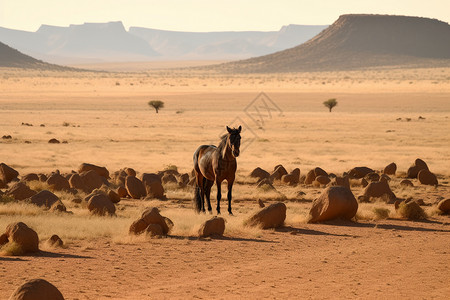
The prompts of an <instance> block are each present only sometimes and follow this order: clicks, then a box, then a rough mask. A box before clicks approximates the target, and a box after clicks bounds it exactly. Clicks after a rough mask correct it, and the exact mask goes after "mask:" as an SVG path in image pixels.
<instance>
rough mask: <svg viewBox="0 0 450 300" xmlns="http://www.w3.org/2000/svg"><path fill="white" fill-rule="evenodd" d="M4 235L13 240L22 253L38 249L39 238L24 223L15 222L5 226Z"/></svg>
mask: <svg viewBox="0 0 450 300" xmlns="http://www.w3.org/2000/svg"><path fill="white" fill-rule="evenodd" d="M6 235H7V237H8V239H9V241H10V242H15V243H16V244H18V245H19V246H20V248H21V250H22V251H23V252H24V253H28V252H37V251H39V238H38V235H37V233H36V231H34V230H33V229H31V228H30V227H28V226H27V225H26V224H25V223H22V222H15V223H11V224H9V225H8V226H7V227H6Z"/></svg>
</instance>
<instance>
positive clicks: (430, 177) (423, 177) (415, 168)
mask: <svg viewBox="0 0 450 300" xmlns="http://www.w3.org/2000/svg"><path fill="white" fill-rule="evenodd" d="M406 175H407V177H408V178H417V179H419V182H420V183H421V184H426V185H438V180H437V177H436V175H435V174H434V173H432V172H431V171H430V170H429V169H428V165H427V164H426V162H424V161H423V160H421V159H420V158H418V159H416V160H415V161H414V163H413V164H412V165H411V167H409V169H408V171H407V174H406Z"/></svg>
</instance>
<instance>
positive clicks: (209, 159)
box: [194, 126, 242, 215]
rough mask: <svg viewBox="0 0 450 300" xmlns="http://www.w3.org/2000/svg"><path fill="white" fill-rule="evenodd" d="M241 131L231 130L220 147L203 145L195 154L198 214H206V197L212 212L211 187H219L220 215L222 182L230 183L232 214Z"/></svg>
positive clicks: (218, 204) (229, 195)
mask: <svg viewBox="0 0 450 300" xmlns="http://www.w3.org/2000/svg"><path fill="white" fill-rule="evenodd" d="M241 129H242V127H241V126H239V128H238V129H236V128H233V129H231V128H229V127H228V126H227V131H228V133H227V134H224V135H223V136H222V138H221V141H220V144H219V146H218V147H216V146H213V145H202V146H200V147H198V149H197V151H195V153H194V170H195V176H196V179H197V181H196V186H195V208H196V210H197V212H200V211H203V212H205V196H206V201H207V204H208V211H209V212H211V211H212V208H211V201H210V193H211V187H212V186H213V185H214V183H216V185H217V214H220V199H221V198H222V193H221V184H222V181H224V180H226V181H227V182H228V213H229V214H230V215H232V214H233V213H232V212H231V190H232V188H233V182H234V178H235V173H236V168H237V163H236V157H238V156H239V147H240V145H241V135H240V133H241Z"/></svg>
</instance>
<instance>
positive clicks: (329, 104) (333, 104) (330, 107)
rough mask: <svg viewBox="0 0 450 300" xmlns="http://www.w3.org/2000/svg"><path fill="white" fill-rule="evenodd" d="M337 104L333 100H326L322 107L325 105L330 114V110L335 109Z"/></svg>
mask: <svg viewBox="0 0 450 300" xmlns="http://www.w3.org/2000/svg"><path fill="white" fill-rule="evenodd" d="M337 104H338V103H337V101H336V99H335V98H332V99H328V100H327V101H324V102H323V105H325V106H326V107H328V109H329V110H330V112H331V110H332V109H333V107H335V106H336V105H337Z"/></svg>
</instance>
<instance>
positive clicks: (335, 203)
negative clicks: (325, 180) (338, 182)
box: [308, 186, 358, 223]
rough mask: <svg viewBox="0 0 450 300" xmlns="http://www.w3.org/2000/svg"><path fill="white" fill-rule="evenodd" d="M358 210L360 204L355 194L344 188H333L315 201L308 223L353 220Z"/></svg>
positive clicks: (326, 190) (328, 189)
mask: <svg viewBox="0 0 450 300" xmlns="http://www.w3.org/2000/svg"><path fill="white" fill-rule="evenodd" d="M357 210H358V202H357V201H356V198H355V196H353V193H352V192H351V191H350V190H349V189H348V188H346V187H343V186H331V187H328V188H326V189H325V190H324V191H323V192H322V194H321V195H320V196H319V197H318V198H317V199H315V200H314V201H313V204H312V207H311V209H310V211H309V219H308V223H316V222H322V221H327V220H333V219H337V218H343V219H347V220H350V219H352V218H353V217H354V216H355V215H356V212H357Z"/></svg>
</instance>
